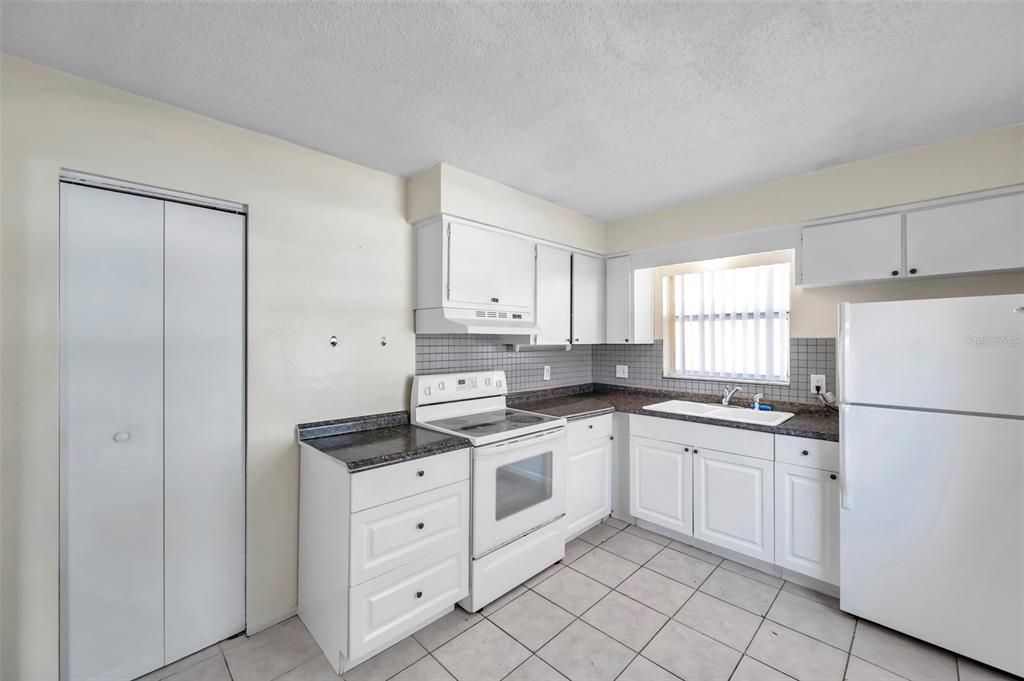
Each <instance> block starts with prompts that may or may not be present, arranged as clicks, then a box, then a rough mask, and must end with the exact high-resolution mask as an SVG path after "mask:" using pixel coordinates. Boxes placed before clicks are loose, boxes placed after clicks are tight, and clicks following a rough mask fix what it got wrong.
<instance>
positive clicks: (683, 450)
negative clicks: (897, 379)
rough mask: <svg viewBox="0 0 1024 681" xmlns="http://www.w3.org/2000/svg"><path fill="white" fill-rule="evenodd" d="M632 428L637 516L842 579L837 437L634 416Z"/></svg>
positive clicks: (632, 493) (823, 577)
mask: <svg viewBox="0 0 1024 681" xmlns="http://www.w3.org/2000/svg"><path fill="white" fill-rule="evenodd" d="M629 432H630V436H629V510H630V513H631V514H632V515H633V516H634V517H636V518H639V519H641V520H645V521H647V522H649V523H653V524H655V525H658V526H660V527H663V528H665V529H667V530H672V531H674V532H678V533H680V534H684V535H690V536H693V537H694V538H695V539H700V540H701V541H704V542H707V543H709V544H713V545H715V546H720V547H722V548H724V549H728V550H730V551H733V552H735V553H739V554H743V555H746V556H750V557H751V558H756V559H758V560H760V561H763V562H766V563H774V564H775V565H778V566H780V567H783V568H786V569H787V570H792V571H793V572H797V573H800V574H802V575H806V576H808V577H812V578H814V579H816V580H819V581H821V582H826V583H829V584H835V585H838V583H839V480H838V478H839V476H838V474H837V473H835V472H834V471H833V470H829V469H833V468H835V467H836V466H837V464H838V461H839V444H838V443H836V442H828V441H824V440H814V439H808V438H802V437H792V436H786V435H771V434H769V433H757V432H752V431H747V430H741V429H736V428H727V427H721V426H712V425H708V424H698V423H693V422H688V421H676V420H673V419H666V418H658V417H651V416H643V415H635V414H634V415H630V417H629ZM694 443H696V444H694ZM707 444H714V445H717V446H718V449H716V448H714V447H708V446H707ZM725 449H728V450H729V451H723V450H725ZM816 466H817V467H816Z"/></svg>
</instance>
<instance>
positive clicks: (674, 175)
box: [2, 1, 1024, 219]
mask: <svg viewBox="0 0 1024 681" xmlns="http://www.w3.org/2000/svg"><path fill="white" fill-rule="evenodd" d="M2 12H3V15H2V20H3V21H2V23H3V33H2V38H3V43H2V49H3V51H4V52H7V53H9V54H13V55H16V56H20V57H24V58H26V59H29V60H31V61H34V62H38V63H41V64H44V65H47V66H51V67H54V68H56V69H59V70H61V71H66V72H69V73H72V74H75V75H78V76H82V77H84V78H88V79H91V80H95V81H99V82H101V83H105V84H108V85H111V86H114V87H117V88H120V89H123V90H127V91H129V92H133V93H137V94H139V95H143V96H146V97H151V98H153V99H156V100H160V101H163V102H167V103H169V104H173V105H176V106H179V107H183V108H185V109H189V110H192V111H196V112H199V113H202V114H206V115H208V116H211V117H213V118H217V119H220V120H223V121H227V122H230V123H234V124H237V125H240V126H243V127H246V128H250V129H253V130H257V131H260V132H265V133H268V134H271V135H274V136H276V137H281V138H284V139H286V140H290V141H292V142H296V143H298V144H302V145H305V146H308V147H312V148H314V149H319V150H321V151H325V152H327V153H330V154H333V155H335V156H339V157H341V158H344V159H348V160H351V161H355V162H357V163H360V164H363V165H367V166H370V167H373V168H378V169H381V170H384V171H387V172H390V173H395V174H399V175H409V174H412V173H414V172H416V171H418V170H420V169H422V168H425V167H427V166H431V165H433V164H434V163H437V162H438V161H442V160H443V161H446V162H448V163H451V164H453V165H455V166H458V167H460V168H464V169H466V170H470V171H472V172H475V173H479V174H481V175H484V176H486V177H489V178H492V179H495V180H498V181H499V182H503V183H505V184H508V185H511V186H513V187H516V188H519V189H522V190H525V191H528V192H530V193H533V194H537V195H539V196H542V197H544V198H547V199H550V200H552V201H554V202H556V203H559V204H562V205H564V206H567V207H570V208H574V209H576V210H579V211H581V212H583V213H587V214H590V215H593V216H595V217H598V218H604V219H607V218H616V217H622V216H625V215H631V214H636V213H639V212H646V211H649V210H652V209H655V208H659V207H662V206H665V205H668V204H671V203H674V202H678V201H681V200H685V199H688V198H693V197H697V196H702V195H707V194H712V193H720V192H723V191H728V190H730V189H736V188H739V187H742V186H747V185H751V184H755V183H758V182H763V181H768V180H773V179H779V178H782V177H786V176H790V175H794V174H799V173H804V172H809V171H812V170H815V169H818V168H823V167H828V166H831V165H836V164H839V163H844V162H849V161H852V160H856V159H860V158H866V157H870V156H876V155H879V154H885V153H888V152H893V151H897V150H901V149H906V148H910V147H914V146H919V145H922V144H928V143H933V142H938V141H942V140H946V139H950V138H954V137H958V136H962V135H966V134H969V133H972V132H976V131H980V130H984V129H990V128H995V127H1000V126H1005V125H1010V124H1013V123H1016V122H1020V121H1022V120H1024V3H983V2H963V3H923V4H922V3H915V4H910V3H897V2H886V3H878V4H864V3H856V4H854V3H792V4H789V3H785V4H778V3H767V2H757V3H736V2H733V3H724V2H723V3H717V2H716V3H712V2H691V3H682V2H645V3H636V2H601V3H598V2H587V3H582V2H557V3H555V2H551V3H544V2H487V3H465V2H463V3H456V2H447V3H436V2H416V3H389V2H372V1H370V2H334V3H330V2H318V3H312V2H294V3H286V2H271V3H250V2H237V3H201V2H160V3H153V2H124V3H122V2H27V3H25V2H7V1H5V2H3V5H2ZM268 171H269V172H272V169H268Z"/></svg>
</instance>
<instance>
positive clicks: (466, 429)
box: [430, 409, 558, 437]
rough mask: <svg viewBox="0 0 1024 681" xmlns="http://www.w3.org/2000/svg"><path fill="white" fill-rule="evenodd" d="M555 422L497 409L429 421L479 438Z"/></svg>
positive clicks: (553, 419)
mask: <svg viewBox="0 0 1024 681" xmlns="http://www.w3.org/2000/svg"><path fill="white" fill-rule="evenodd" d="M557 420H558V419H557V418H555V417H554V416H544V415H543V414H532V413H530V412H528V411H518V410H516V409H498V410H495V411H485V412H483V413H482V414H469V415H467V416H453V417H452V418H448V419H441V420H440V421H431V422H430V425H431V426H434V427H437V428H443V429H444V430H447V431H451V432H453V433H462V434H465V435H466V436H469V437H480V436H483V435H494V434H496V433H506V432H508V431H511V430H518V429H520V428H525V427H527V426H535V425H537V424H538V423H546V422H548V421H557Z"/></svg>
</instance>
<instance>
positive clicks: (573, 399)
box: [515, 385, 839, 442]
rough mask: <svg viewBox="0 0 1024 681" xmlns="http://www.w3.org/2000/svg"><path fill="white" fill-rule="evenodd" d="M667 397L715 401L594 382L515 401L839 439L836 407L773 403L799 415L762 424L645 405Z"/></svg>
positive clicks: (572, 411) (549, 410)
mask: <svg viewBox="0 0 1024 681" xmlns="http://www.w3.org/2000/svg"><path fill="white" fill-rule="evenodd" d="M666 400H689V401H691V402H704V403H708V404H711V403H713V402H714V400H713V399H710V398H709V396H708V395H692V394H687V393H676V392H667V391H651V390H637V389H630V388H617V387H613V386H602V385H595V386H593V387H592V391H591V392H588V393H576V394H571V395H563V396H560V397H546V396H545V397H544V398H543V399H538V400H526V401H516V403H515V408H516V409H523V410H525V411H534V412H537V413H538V414H547V415H549V416H564V417H565V418H566V419H568V420H570V421H572V420H574V419H580V418H588V417H591V416H598V415H600V414H609V413H612V412H615V411H619V412H624V413H626V414H641V415H643V416H655V417H658V418H666V419H675V420H676V421H693V422H696V423H707V424H710V425H715V426H725V427H727V428H739V429H741V430H754V431H759V432H762V433H774V434H778V435H794V436H796V437H807V438H813V439H815V440H831V441H832V442H838V441H839V415H838V414H837V413H836V412H834V411H825V410H823V409H817V408H814V407H810V408H809V407H808V406H807V405H795V404H785V403H781V404H773V406H775V407H776V408H777V409H778V410H779V411H790V412H793V413H795V414H796V416H794V417H793V418H791V419H789V420H788V421H786V422H785V423H783V424H781V425H778V426H763V425H759V424H756V423H737V422H736V421H721V420H719V419H709V418H701V417H699V416H685V415H683V414H668V413H665V412H659V411H651V410H649V409H644V407H645V406H648V405H651V404H657V403H658V402H664V401H666ZM736 403H737V404H742V402H741V401H740V400H736Z"/></svg>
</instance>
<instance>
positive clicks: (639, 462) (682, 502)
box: [629, 437, 693, 535]
mask: <svg viewBox="0 0 1024 681" xmlns="http://www.w3.org/2000/svg"><path fill="white" fill-rule="evenodd" d="M687 449H688V448H686V447H684V446H683V445H679V444H673V443H671V442H659V441H658V440H648V439H646V438H640V437H631V438H630V439H629V464H630V474H629V479H630V494H629V509H630V513H631V514H632V515H633V516H635V517H637V518H641V519H643V520H647V521H650V522H652V523H655V524H657V525H660V526H662V527H664V528H666V529H669V530H674V531H676V532H680V533H682V534H687V535H689V534H693V496H692V490H693V455H692V454H690V453H689V451H687Z"/></svg>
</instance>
